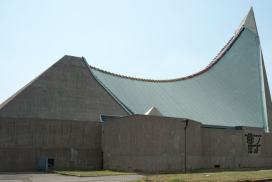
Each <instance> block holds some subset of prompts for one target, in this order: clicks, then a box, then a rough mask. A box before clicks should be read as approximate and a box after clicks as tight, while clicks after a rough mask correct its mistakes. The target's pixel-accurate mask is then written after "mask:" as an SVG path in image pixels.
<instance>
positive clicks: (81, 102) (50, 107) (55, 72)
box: [0, 56, 127, 121]
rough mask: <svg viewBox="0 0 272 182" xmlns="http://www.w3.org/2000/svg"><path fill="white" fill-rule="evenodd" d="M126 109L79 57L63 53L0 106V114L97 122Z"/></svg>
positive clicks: (123, 113) (120, 113) (0, 115)
mask: <svg viewBox="0 0 272 182" xmlns="http://www.w3.org/2000/svg"><path fill="white" fill-rule="evenodd" d="M100 114H114V115H122V116H123V115H127V112H126V111H125V110H124V109H123V108H122V107H121V106H120V105H119V104H118V103H117V102H116V101H115V100H114V99H113V98H112V97H111V96H110V95H109V94H108V92H107V91H106V90H105V89H104V88H103V87H102V86H101V85H100V84H99V83H98V82H97V81H96V80H95V78H94V77H93V76H92V74H91V72H90V70H89V68H88V66H87V65H86V63H85V62H84V60H83V59H82V58H78V57H72V56H64V57H63V58H62V59H60V60H59V61H58V62H57V63H55V64H54V65H53V66H52V67H50V68H49V69H48V70H46V71H45V72H44V73H43V74H41V75H40V76H38V77H37V78H36V79H34V81H33V82H31V83H30V84H29V85H27V87H26V88H23V89H22V90H20V91H19V92H18V93H16V94H15V95H14V96H12V97H11V98H10V99H8V100H7V101H6V102H4V103H3V104H2V105H1V106H0V117H18V118H41V119H64V120H79V121H99V117H100Z"/></svg>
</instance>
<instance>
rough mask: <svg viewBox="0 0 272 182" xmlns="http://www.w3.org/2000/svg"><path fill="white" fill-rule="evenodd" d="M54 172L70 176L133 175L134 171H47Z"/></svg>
mask: <svg viewBox="0 0 272 182" xmlns="http://www.w3.org/2000/svg"><path fill="white" fill-rule="evenodd" d="M49 172H51V173H55V174H61V175H72V176H114V175H133V174H136V173H132V172H122V171H113V170H69V171H65V170H51V171H49Z"/></svg>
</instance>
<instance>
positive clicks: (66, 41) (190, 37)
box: [0, 0, 272, 103]
mask: <svg viewBox="0 0 272 182" xmlns="http://www.w3.org/2000/svg"><path fill="white" fill-rule="evenodd" d="M251 6H253V8H254V12H255V16H256V21H257V27H258V31H259V35H260V39H261V45H262V48H263V54H264V60H265V64H266V70H267V73H268V80H269V83H270V87H272V51H271V50H272V23H271V17H272V1H270V0H262V1H257V0H255V1H252V0H228V1H223V0H205V1H204V0H198V1H195V0H190V1H189V0H186V1H185V0H184V1H182V0H164V1H159V0H154V1H152V0H124V1H121V0H93V1H92V0H88V1H87V0H86V1H84V0H74V1H68V0H52V1H50V0H39V1H37V0H32V1H30V0H24V1H19V0H18V1H15V0H1V1H0V85H1V89H0V103H2V102H3V101H4V100H6V99H7V98H8V97H10V96H11V95H12V94H14V93H15V92H16V91H18V90H19V89H20V88H21V87H23V86H24V85H26V84H27V83H28V82H29V81H31V80H32V79H33V78H35V77H36V76H37V75H39V74H40V73H41V72H42V71H44V70H45V69H47V68H48V67H49V66H51V65H52V64H53V63H55V62H56V61H58V60H59V59H60V58H61V57H63V56H64V55H73V56H79V57H81V56H84V57H85V58H86V59H87V61H88V62H89V63H90V64H91V65H93V66H95V67H98V68H101V69H104V70H107V71H111V72H114V73H119V74H123V75H128V76H133V77H140V78H152V79H168V78H177V77H183V76H187V75H190V74H192V73H195V72H198V71H200V70H202V69H203V68H204V67H206V66H207V65H208V64H209V63H210V61H211V60H212V59H213V58H214V56H215V55H216V54H217V53H218V52H219V51H220V50H221V48H222V47H223V46H224V44H225V43H226V42H227V41H228V40H229V38H230V37H231V36H232V35H233V33H234V31H235V29H236V28H237V27H238V25H239V24H240V22H241V21H242V19H243V18H244V16H245V15H246V13H247V12H248V10H249V9H250V7H251Z"/></svg>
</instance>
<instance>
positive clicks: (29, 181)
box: [0, 171, 144, 182]
mask: <svg viewBox="0 0 272 182" xmlns="http://www.w3.org/2000/svg"><path fill="white" fill-rule="evenodd" d="M143 177H144V176H143V175H119V176H98V177H75V176H62V175H57V174H51V173H43V172H37V171H32V172H6V173H5V172H0V182H54V181H56V182H92V181H98V182H99V181H103V182H106V181H108V182H110V181H115V182H116V181H132V180H135V179H141V178H143Z"/></svg>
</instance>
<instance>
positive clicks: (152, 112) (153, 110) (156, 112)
mask: <svg viewBox="0 0 272 182" xmlns="http://www.w3.org/2000/svg"><path fill="white" fill-rule="evenodd" d="M144 115H151V116H163V115H162V113H161V112H160V111H159V110H158V109H157V108H156V107H155V106H153V107H152V108H151V109H149V110H148V111H147V112H146V113H145V114H144Z"/></svg>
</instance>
